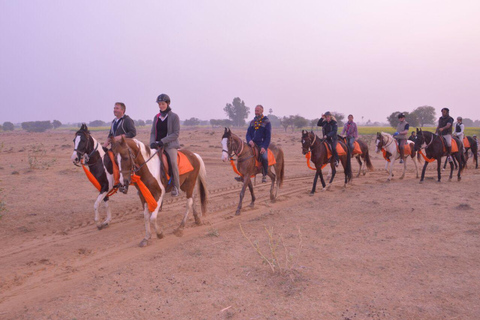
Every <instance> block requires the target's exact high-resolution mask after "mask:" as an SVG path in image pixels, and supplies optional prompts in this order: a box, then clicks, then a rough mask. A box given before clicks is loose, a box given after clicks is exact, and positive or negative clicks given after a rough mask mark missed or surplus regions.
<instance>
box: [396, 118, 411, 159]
mask: <svg viewBox="0 0 480 320" xmlns="http://www.w3.org/2000/svg"><path fill="white" fill-rule="evenodd" d="M408 129H410V125H409V124H408V122H407V121H405V115H404V114H403V113H400V114H399V115H398V125H397V132H395V133H394V134H393V137H394V138H395V139H397V141H398V150H399V151H400V163H403V158H404V157H405V149H404V148H405V145H406V144H407V134H408Z"/></svg>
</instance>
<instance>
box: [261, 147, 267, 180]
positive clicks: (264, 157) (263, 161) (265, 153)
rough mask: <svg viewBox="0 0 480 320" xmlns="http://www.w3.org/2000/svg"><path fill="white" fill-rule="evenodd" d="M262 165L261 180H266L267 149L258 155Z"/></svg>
mask: <svg viewBox="0 0 480 320" xmlns="http://www.w3.org/2000/svg"><path fill="white" fill-rule="evenodd" d="M260 159H261V161H262V166H263V177H262V182H267V173H268V149H267V150H266V151H265V152H264V153H263V154H261V155H260Z"/></svg>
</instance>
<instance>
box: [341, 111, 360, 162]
mask: <svg viewBox="0 0 480 320" xmlns="http://www.w3.org/2000/svg"><path fill="white" fill-rule="evenodd" d="M344 134H347V145H348V147H349V148H350V152H352V154H353V145H354V143H355V140H357V138H358V129H357V124H356V123H355V122H353V115H351V114H349V115H348V121H347V123H345V124H344V125H343V130H342V135H344Z"/></svg>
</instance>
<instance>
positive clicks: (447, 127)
mask: <svg viewBox="0 0 480 320" xmlns="http://www.w3.org/2000/svg"><path fill="white" fill-rule="evenodd" d="M449 113H450V110H449V109H448V108H443V109H442V116H441V117H440V118H439V119H438V126H437V130H436V131H435V133H437V134H439V135H441V136H443V137H444V138H445V142H446V144H447V145H446V149H447V159H448V161H449V162H452V161H453V160H452V157H451V152H452V125H453V118H452V117H450V114H449Z"/></svg>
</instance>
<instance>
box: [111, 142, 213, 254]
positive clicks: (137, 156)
mask: <svg viewBox="0 0 480 320" xmlns="http://www.w3.org/2000/svg"><path fill="white" fill-rule="evenodd" d="M111 143H112V150H113V152H114V154H115V157H116V160H117V162H118V165H119V167H120V184H121V187H120V189H119V190H120V191H121V192H123V193H125V194H126V193H127V192H128V186H129V185H130V183H131V182H132V181H133V182H135V187H136V188H137V190H138V196H139V197H140V201H141V202H142V206H143V209H144V211H143V217H144V221H145V238H144V239H143V240H142V241H141V242H140V244H139V246H140V247H145V246H147V245H148V241H149V240H150V239H151V230H150V223H152V224H153V225H154V227H155V232H156V235H157V238H158V239H162V238H163V237H164V235H163V230H162V229H160V228H159V226H158V223H157V215H158V212H159V210H160V209H161V206H162V202H163V197H164V195H165V192H166V191H168V187H171V186H167V183H168V181H167V179H166V177H165V173H164V172H162V171H163V169H162V159H161V157H159V156H158V155H157V153H159V154H162V153H163V149H162V148H160V149H159V150H158V151H155V152H153V150H151V149H150V147H148V146H146V145H144V144H143V143H142V142H141V141H139V140H137V139H129V138H124V137H122V139H121V140H120V141H114V140H113V139H112V140H111ZM181 152H182V153H183V154H184V155H185V156H186V158H187V159H188V161H190V163H191V165H192V167H193V170H192V171H189V172H187V173H183V174H180V189H181V190H183V191H184V192H185V195H186V198H187V211H186V212H185V215H184V216H183V220H182V222H181V223H180V225H179V226H178V228H177V229H176V230H175V231H174V234H176V235H177V236H181V235H182V234H183V229H184V227H185V223H186V221H187V218H188V214H189V212H190V211H191V210H192V211H193V216H194V218H195V223H196V224H197V225H201V224H202V221H201V216H202V214H206V212H207V184H206V176H207V172H206V170H205V164H204V162H203V160H202V158H201V157H200V156H199V155H198V154H196V153H193V152H191V151H189V150H186V149H182V150H181ZM165 166H167V164H165ZM197 182H198V185H199V188H198V189H199V194H200V202H201V208H202V212H201V214H198V213H197V211H196V209H195V205H194V199H193V191H194V188H195V185H196V183H197ZM149 199H152V200H153V203H152V201H149Z"/></svg>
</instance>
